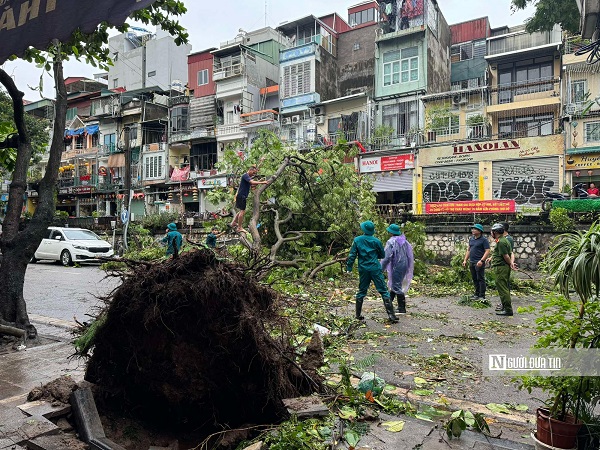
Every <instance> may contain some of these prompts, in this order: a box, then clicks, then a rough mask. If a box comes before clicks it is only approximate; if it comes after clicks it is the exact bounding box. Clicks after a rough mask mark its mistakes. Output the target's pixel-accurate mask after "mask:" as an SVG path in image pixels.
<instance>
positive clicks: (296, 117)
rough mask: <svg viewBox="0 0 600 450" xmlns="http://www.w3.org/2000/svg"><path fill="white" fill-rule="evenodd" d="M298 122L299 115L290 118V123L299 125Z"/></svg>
mask: <svg viewBox="0 0 600 450" xmlns="http://www.w3.org/2000/svg"><path fill="white" fill-rule="evenodd" d="M299 122H300V115H295V116H292V123H299Z"/></svg>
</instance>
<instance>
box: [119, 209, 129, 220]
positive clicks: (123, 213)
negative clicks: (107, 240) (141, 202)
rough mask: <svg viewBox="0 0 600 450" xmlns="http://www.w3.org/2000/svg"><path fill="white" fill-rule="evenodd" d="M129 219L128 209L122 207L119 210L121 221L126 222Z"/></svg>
mask: <svg viewBox="0 0 600 450" xmlns="http://www.w3.org/2000/svg"><path fill="white" fill-rule="evenodd" d="M128 221H129V211H127V210H126V209H124V210H123V211H121V222H123V223H127V222H128Z"/></svg>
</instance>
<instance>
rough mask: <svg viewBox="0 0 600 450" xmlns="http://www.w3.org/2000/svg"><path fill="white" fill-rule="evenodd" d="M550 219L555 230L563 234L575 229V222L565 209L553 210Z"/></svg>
mask: <svg viewBox="0 0 600 450" xmlns="http://www.w3.org/2000/svg"><path fill="white" fill-rule="evenodd" d="M549 219H550V223H551V224H552V226H553V227H554V230H556V231H559V232H561V233H564V232H566V231H572V230H573V228H574V227H575V221H574V220H573V219H572V218H570V217H569V213H568V211H567V210H566V209H564V208H552V209H551V210H550V216H549Z"/></svg>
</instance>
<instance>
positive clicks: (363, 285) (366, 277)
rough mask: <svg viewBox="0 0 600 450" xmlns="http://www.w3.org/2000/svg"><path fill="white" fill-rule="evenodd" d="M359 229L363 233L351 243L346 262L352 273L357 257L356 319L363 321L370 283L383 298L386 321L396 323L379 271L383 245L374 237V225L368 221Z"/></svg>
mask: <svg viewBox="0 0 600 450" xmlns="http://www.w3.org/2000/svg"><path fill="white" fill-rule="evenodd" d="M360 228H361V229H362V231H363V233H364V234H363V235H362V236H357V237H356V238H354V242H352V248H351V249H350V254H349V255H348V259H347V261H346V270H347V271H348V272H352V266H353V265H354V261H355V260H356V258H357V257H358V276H359V284H358V292H357V293H356V297H355V298H356V318H357V319H358V320H363V319H364V317H363V316H362V315H361V311H362V305H363V301H364V298H365V296H366V295H367V289H369V285H370V284H371V281H373V283H374V284H375V289H377V292H379V293H380V294H381V297H382V298H383V304H384V305H385V310H386V312H387V315H388V319H389V320H390V322H392V323H396V322H398V319H397V318H396V314H395V313H394V307H393V306H392V301H391V300H390V293H389V292H388V289H387V286H386V284H385V279H384V278H383V271H382V270H381V263H380V262H379V260H380V259H383V258H384V257H385V251H384V249H383V244H382V243H381V241H380V240H379V239H377V238H376V237H375V236H373V235H374V234H375V224H374V223H373V222H371V221H370V220H367V221H366V222H363V223H361V224H360Z"/></svg>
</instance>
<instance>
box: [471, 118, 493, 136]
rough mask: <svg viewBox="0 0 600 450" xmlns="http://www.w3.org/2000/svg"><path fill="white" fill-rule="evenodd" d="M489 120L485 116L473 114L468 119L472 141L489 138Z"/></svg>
mask: <svg viewBox="0 0 600 450" xmlns="http://www.w3.org/2000/svg"><path fill="white" fill-rule="evenodd" d="M488 124H489V120H488V118H487V117H486V116H484V115H483V114H473V115H472V116H469V117H467V127H468V130H469V135H468V136H467V137H468V138H470V139H474V138H482V137H486V136H488V132H487V127H488Z"/></svg>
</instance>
